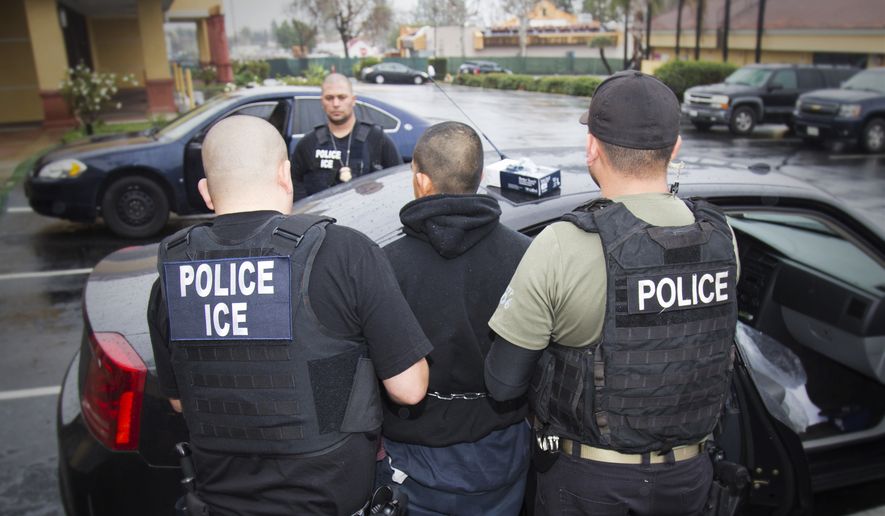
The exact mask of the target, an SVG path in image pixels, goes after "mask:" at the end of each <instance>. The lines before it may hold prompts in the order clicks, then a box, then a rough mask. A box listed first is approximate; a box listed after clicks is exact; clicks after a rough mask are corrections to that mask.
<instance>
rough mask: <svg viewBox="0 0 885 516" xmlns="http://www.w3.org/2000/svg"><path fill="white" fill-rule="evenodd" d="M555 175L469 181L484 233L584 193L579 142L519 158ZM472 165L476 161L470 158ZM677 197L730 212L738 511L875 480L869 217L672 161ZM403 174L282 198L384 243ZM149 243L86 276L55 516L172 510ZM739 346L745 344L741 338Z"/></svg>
mask: <svg viewBox="0 0 885 516" xmlns="http://www.w3.org/2000/svg"><path fill="white" fill-rule="evenodd" d="M524 155H526V156H527V157H529V158H531V159H533V160H534V161H535V162H536V163H539V164H545V165H550V166H555V167H558V168H560V169H561V170H562V187H561V189H560V190H559V191H558V192H556V193H554V194H553V195H551V196H547V197H543V198H540V199H538V198H537V197H531V196H527V195H526V194H519V193H511V192H508V191H501V190H500V189H499V188H496V187H494V186H488V185H485V186H483V187H481V189H480V191H481V192H482V193H487V194H489V195H491V196H493V197H495V198H496V199H498V200H499V201H500V204H501V210H502V214H501V221H502V222H503V223H504V224H506V225H507V226H509V227H511V228H514V229H517V230H519V231H522V232H524V233H525V234H527V235H530V236H534V235H536V234H537V233H538V232H540V231H541V230H542V229H543V228H544V227H545V226H547V225H548V224H550V223H552V222H554V221H556V220H558V219H559V218H560V216H561V215H562V214H563V213H565V212H567V211H570V210H572V209H573V208H575V207H576V206H578V205H580V204H583V203H585V202H588V201H590V200H592V199H594V198H597V197H598V196H599V191H598V188H597V187H596V186H595V184H594V183H593V182H592V181H591V180H590V177H589V175H588V174H587V168H586V159H585V152H584V149H583V148H574V149H572V148H568V149H562V148H558V149H540V150H530V151H528V152H525V153H524ZM488 158H489V156H487V159H488ZM684 160H685V161H686V163H687V166H686V168H685V170H683V172H682V177H681V183H682V185H681V188H680V194H681V195H683V196H685V197H693V196H702V197H705V198H707V199H709V200H710V201H712V202H714V203H716V204H718V205H719V206H720V207H722V208H723V209H724V210H726V212H727V213H728V214H729V217H730V221H731V224H732V226H733V228H734V231H735V235H736V238H737V240H738V245H739V249H740V260H741V273H740V281H739V284H738V308H739V317H740V320H741V332H739V333H740V335H741V336H742V337H741V338H738V339H737V340H738V342H739V344H740V345H739V347H738V353H737V356H738V360H737V363H736V366H735V371H734V376H733V378H734V379H733V389H732V396H731V399H730V400H729V402H728V405H727V407H728V409H727V410H726V414H725V416H724V418H723V420H722V424H721V434H719V435H717V436H716V442H717V445H718V446H719V447H720V448H721V449H722V450H723V452H724V454H725V457H726V459H727V460H729V461H734V462H737V463H740V464H742V465H744V466H746V467H747V469H748V470H749V472H750V475H751V485H750V486H748V487H747V488H746V489H745V490H743V491H742V492H741V493H742V497H743V499H744V502H743V503H744V507H745V508H746V510H747V511H750V512H752V513H753V514H788V513H791V511H799V510H803V509H808V508H809V506H810V504H811V493H812V492H813V491H820V490H826V489H832V488H836V487H841V486H845V485H848V484H853V483H859V482H865V481H869V480H872V479H877V478H883V477H885V419H883V416H885V384H883V382H885V339H883V336H885V290H883V285H885V266H883V264H885V222H883V221H882V220H875V219H873V218H872V217H869V216H868V215H867V214H865V213H862V212H859V211H857V210H854V209H853V208H852V207H851V206H850V205H846V204H845V203H843V202H840V201H838V200H836V199H835V198H833V197H832V196H831V195H829V194H828V193H827V192H824V191H822V190H820V189H818V188H817V187H815V186H814V185H812V184H809V183H808V182H804V181H801V180H798V179H793V178H791V177H789V176H787V175H784V174H782V173H780V172H778V171H771V172H769V173H767V174H761V175H760V174H759V173H753V172H750V171H749V170H748V169H747V167H745V166H744V167H740V166H736V165H721V166H713V165H709V164H706V162H705V161H704V160H702V159H691V158H684ZM412 196H413V191H412V181H411V171H410V169H409V167H408V166H405V165H404V166H401V167H396V168H392V169H389V170H386V171H382V172H379V173H377V174H373V175H370V176H364V177H360V178H357V179H355V180H354V181H352V182H349V183H346V184H342V185H338V186H336V187H333V188H330V189H328V190H325V191H323V192H320V193H318V194H316V195H313V196H311V197H308V198H306V199H303V200H301V201H299V202H298V203H296V204H295V211H296V212H305V213H316V214H324V215H327V216H331V217H335V218H336V219H338V223H340V224H344V225H348V226H351V227H354V228H357V229H359V230H361V231H363V232H364V233H365V234H366V235H368V236H369V237H370V238H372V239H373V240H374V241H376V242H378V243H379V245H381V246H384V245H387V244H389V243H391V242H393V241H395V240H397V239H398V238H401V237H402V236H403V232H402V225H401V223H400V220H399V217H398V213H399V210H400V208H401V207H402V206H403V205H404V204H405V203H407V202H408V201H410V200H412ZM156 253H157V246H156V244H154V245H149V246H143V247H129V248H126V249H121V250H119V251H117V252H115V253H113V254H111V255H109V256H108V257H107V258H105V259H104V260H102V261H101V262H100V263H99V264H98V265H97V266H96V267H95V269H94V271H93V272H92V273H91V275H90V276H89V279H88V282H87V285H86V289H85V293H84V301H83V310H84V330H83V338H82V343H81V347H80V349H79V351H78V352H77V353H76V354H75V355H74V357H73V360H72V361H71V363H70V366H69V367H68V370H67V374H66V376H65V378H64V380H63V382H62V391H61V394H60V396H59V403H58V415H57V417H58V423H57V432H58V445H59V450H58V457H59V476H60V486H61V497H62V500H63V501H64V507H65V510H66V512H67V514H68V515H69V516H80V515H84V514H89V515H93V516H102V515H110V514H127V515H132V516H137V515H141V514H145V515H148V514H150V515H162V514H171V512H172V504H173V502H174V500H175V498H176V497H177V496H179V495H180V494H181V489H182V488H181V486H180V483H179V480H180V478H181V475H180V472H179V471H178V469H177V465H178V459H177V457H176V456H175V454H174V452H173V445H174V444H175V443H176V442H177V441H180V440H182V439H185V438H186V431H185V426H184V423H183V422H182V418H181V417H180V416H179V415H178V414H176V413H175V412H173V411H172V409H171V407H170V406H169V404H168V403H167V400H166V399H164V398H163V396H162V394H161V393H160V391H159V387H158V383H157V377H156V370H155V364H154V359H153V354H152V351H151V344H150V341H149V336H148V330H147V323H146V321H145V313H146V307H147V303H148V296H149V291H150V288H151V285H152V283H153V282H154V280H155V279H156V278H157V270H156ZM748 336H749V337H748Z"/></svg>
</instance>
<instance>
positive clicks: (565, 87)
mask: <svg viewBox="0 0 885 516" xmlns="http://www.w3.org/2000/svg"><path fill="white" fill-rule="evenodd" d="M454 82H455V84H461V85H464V86H473V87H477V88H478V87H482V88H492V89H499V90H524V91H540V92H544V93H560V94H563V95H575V96H580V97H589V96H591V95H593V92H595V91H596V87H597V86H599V83H601V82H602V79H600V78H597V77H587V76H575V75H553V76H547V77H534V76H531V75H520V74H512V75H511V74H503V73H489V74H482V75H474V74H459V75H458V76H456V77H455V78H454Z"/></svg>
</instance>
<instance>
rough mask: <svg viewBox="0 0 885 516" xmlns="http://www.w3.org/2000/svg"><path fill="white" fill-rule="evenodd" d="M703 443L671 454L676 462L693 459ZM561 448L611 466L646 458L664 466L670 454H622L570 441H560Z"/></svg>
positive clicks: (683, 447) (684, 447)
mask: <svg viewBox="0 0 885 516" xmlns="http://www.w3.org/2000/svg"><path fill="white" fill-rule="evenodd" d="M703 445H704V443H703V441H701V442H699V443H695V444H686V445H685V446H677V447H676V448H673V449H672V450H671V451H670V453H672V454H673V455H672V456H673V459H672V460H674V461H676V462H679V461H683V460H688V459H693V458H695V457H697V456H698V455H699V454H700V453H701V450H702V448H703ZM559 447H560V449H562V451H563V452H564V453H567V454H569V455H571V456H573V457H579V458H582V459H587V460H595V461H597V462H608V463H610V464H642V463H643V462H644V461H643V459H644V458H646V457H647V458H648V462H647V463H649V464H663V463H664V462H667V459H668V457H669V456H670V453H666V454H663V455H661V454H658V453H657V452H651V453H620V452H616V451H614V450H608V449H605V448H596V447H594V446H590V445H587V444H581V443H578V442H575V441H572V440H570V439H559Z"/></svg>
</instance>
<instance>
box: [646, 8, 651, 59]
mask: <svg viewBox="0 0 885 516" xmlns="http://www.w3.org/2000/svg"><path fill="white" fill-rule="evenodd" d="M651 14H652V13H651V0H647V1H646V2H645V58H646V59H650V58H651Z"/></svg>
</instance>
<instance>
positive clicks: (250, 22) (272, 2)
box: [222, 0, 497, 34]
mask: <svg viewBox="0 0 885 516" xmlns="http://www.w3.org/2000/svg"><path fill="white" fill-rule="evenodd" d="M222 1H223V4H224V14H225V22H227V31H228V34H233V30H234V27H236V30H240V29H241V28H242V27H245V26H248V27H249V28H252V29H269V28H270V22H271V21H274V20H276V21H277V22H279V21H280V20H281V19H285V18H288V17H289V13H288V7H289V6H290V5H292V0H222ZM387 1H388V3H389V4H390V6H391V7H393V9H394V16H395V18H396V19H404V18H410V17H411V15H412V13H413V11H414V10H415V7H416V6H417V5H418V0H387ZM479 3H480V4H481V5H483V7H485V8H486V9H485V10H486V11H487V12H486V15H488V16H491V13H492V12H493V9H489V7H492V8H493V7H494V5H495V4H496V3H497V2H494V1H490V0H481V1H480V2H479Z"/></svg>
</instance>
